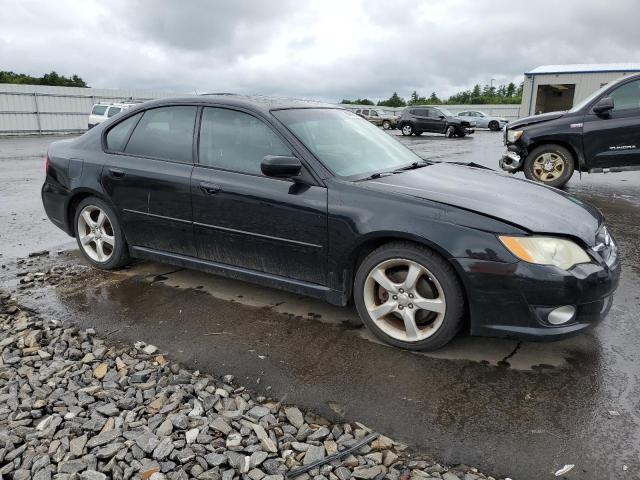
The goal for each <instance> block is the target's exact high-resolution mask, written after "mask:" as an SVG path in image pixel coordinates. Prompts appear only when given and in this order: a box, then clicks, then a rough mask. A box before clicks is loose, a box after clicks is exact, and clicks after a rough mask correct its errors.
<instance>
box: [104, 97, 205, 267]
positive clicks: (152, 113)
mask: <svg viewBox="0 0 640 480" xmlns="http://www.w3.org/2000/svg"><path fill="white" fill-rule="evenodd" d="M196 111H197V107H194V106H171V107H161V108H153V109H149V110H146V111H145V112H144V114H138V115H136V116H135V117H138V116H140V115H142V118H139V119H138V120H139V121H137V124H136V125H135V126H132V128H133V132H128V133H125V132H126V128H129V127H128V123H127V122H135V117H133V118H132V119H131V120H129V119H127V120H125V121H123V122H121V123H119V124H118V125H116V127H114V128H112V129H111V130H110V131H109V132H108V133H107V150H108V151H107V153H108V159H107V161H106V163H105V167H104V169H103V172H102V183H103V186H104V188H105V190H106V191H107V192H108V194H109V196H110V197H111V200H112V202H113V203H114V204H115V206H116V208H117V211H118V217H119V218H120V220H121V223H122V226H123V230H124V232H125V236H126V238H127V242H128V243H129V245H130V246H138V247H145V248H151V249H154V250H160V251H163V252H171V253H178V254H182V255H195V245H194V241H193V225H192V215H191V172H192V170H193V137H194V128H195V119H196ZM119 125H121V126H122V127H119ZM117 129H118V130H117ZM111 132H113V141H110V136H112V135H111ZM116 134H117V135H116Z"/></svg>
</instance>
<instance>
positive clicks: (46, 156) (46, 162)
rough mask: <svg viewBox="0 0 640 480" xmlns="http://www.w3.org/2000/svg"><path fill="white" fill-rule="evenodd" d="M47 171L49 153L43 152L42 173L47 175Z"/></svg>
mask: <svg viewBox="0 0 640 480" xmlns="http://www.w3.org/2000/svg"><path fill="white" fill-rule="evenodd" d="M48 173H49V154H48V153H45V154H44V174H45V175H47V174H48Z"/></svg>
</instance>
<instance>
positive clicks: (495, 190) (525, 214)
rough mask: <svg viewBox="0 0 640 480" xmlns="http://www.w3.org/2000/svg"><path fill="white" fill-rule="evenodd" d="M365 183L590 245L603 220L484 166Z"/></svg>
mask: <svg viewBox="0 0 640 480" xmlns="http://www.w3.org/2000/svg"><path fill="white" fill-rule="evenodd" d="M364 183H365V184H366V185H367V186H368V187H369V188H373V189H376V190H380V191H385V192H389V193H396V194H403V195H410V196H414V197H418V198H423V199H426V200H432V201H436V202H440V203H445V204H448V205H452V206H455V207H459V208H464V209H465V210H470V211H473V212H476V213H480V214H483V215H487V216H490V217H493V218H496V219H499V220H503V221H506V222H508V223H510V224H512V225H517V226H519V227H520V228H523V229H524V230H527V231H529V232H532V233H545V234H552V235H553V234H555V235H566V236H572V237H577V238H580V239H581V240H582V241H583V242H584V243H585V244H587V245H593V244H594V242H595V236H596V232H597V231H598V229H599V227H600V225H601V223H602V221H603V217H602V214H601V213H600V212H599V211H598V210H597V209H596V208H595V207H593V206H591V205H589V204H587V203H584V202H582V201H581V200H580V199H578V198H576V197H574V196H573V195H569V194H567V193H564V192H563V191H561V190H558V189H555V188H551V187H547V186H544V185H539V184H536V183H534V182H531V181H528V180H521V179H518V178H512V177H508V176H506V175H504V174H501V173H498V172H495V171H493V170H490V169H487V168H474V167H469V166H464V165H457V164H452V163H445V162H442V163H435V164H432V165H429V166H426V167H422V168H417V169H414V170H407V171H405V172H402V173H398V174H394V175H390V176H385V177H381V178H377V179H375V180H369V181H366V182H364Z"/></svg>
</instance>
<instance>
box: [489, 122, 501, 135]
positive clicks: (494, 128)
mask: <svg viewBox="0 0 640 480" xmlns="http://www.w3.org/2000/svg"><path fill="white" fill-rule="evenodd" d="M489 130H491V131H492V132H497V131H499V130H500V124H499V123H498V122H496V121H495V120H491V121H490V122H489Z"/></svg>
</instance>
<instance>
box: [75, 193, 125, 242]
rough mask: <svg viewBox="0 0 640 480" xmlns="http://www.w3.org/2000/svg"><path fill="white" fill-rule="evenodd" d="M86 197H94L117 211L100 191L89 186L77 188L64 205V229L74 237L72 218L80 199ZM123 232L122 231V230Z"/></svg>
mask: <svg viewBox="0 0 640 480" xmlns="http://www.w3.org/2000/svg"><path fill="white" fill-rule="evenodd" d="M88 197H96V198H99V199H100V200H102V201H103V202H105V203H106V204H107V205H109V206H110V207H111V208H113V210H114V211H115V212H117V210H116V208H115V206H114V205H113V203H112V202H111V200H110V199H109V198H108V197H107V196H106V195H103V194H102V193H100V192H98V191H96V190H93V189H90V188H78V189H77V190H74V191H73V193H72V194H71V195H70V196H69V200H67V205H66V207H65V223H66V231H67V233H68V234H69V235H71V236H73V237H75V235H76V227H75V225H74V218H75V214H76V208H77V207H78V205H79V204H80V202H81V201H82V200H84V199H85V198H88ZM123 234H124V232H123Z"/></svg>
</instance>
